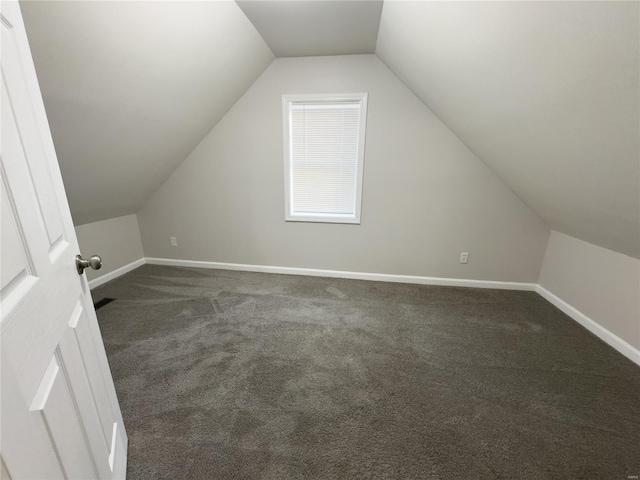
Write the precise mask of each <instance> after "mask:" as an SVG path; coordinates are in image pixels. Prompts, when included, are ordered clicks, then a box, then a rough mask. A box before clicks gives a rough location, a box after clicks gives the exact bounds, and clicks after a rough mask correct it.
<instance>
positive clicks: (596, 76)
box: [376, 1, 640, 258]
mask: <svg viewBox="0 0 640 480" xmlns="http://www.w3.org/2000/svg"><path fill="white" fill-rule="evenodd" d="M376 53H377V54H378V55H379V56H380V58H381V59H382V60H383V61H384V62H385V63H386V64H387V65H388V66H389V67H390V68H391V70H393V71H394V72H395V73H396V74H397V75H398V76H399V77H400V78H401V79H402V80H403V81H404V82H405V83H406V84H407V85H408V86H409V88H411V89H412V91H413V92H415V93H416V95H417V96H418V97H420V98H421V99H422V100H423V101H424V102H425V104H427V105H428V106H429V108H431V109H432V110H433V111H434V112H435V114H436V115H438V117H439V118H441V119H442V120H443V122H444V123H445V124H446V125H447V126H448V127H449V128H451V130H453V132H455V134H456V135H458V137H460V139H461V140H462V141H463V142H464V143H465V144H466V145H468V146H469V148H470V149H471V150H472V151H473V152H474V153H475V154H477V155H478V157H479V158H480V159H482V160H483V161H484V162H485V163H486V164H487V165H488V166H489V167H490V168H491V169H492V170H493V171H494V172H495V173H496V174H497V175H498V176H499V177H500V178H502V179H503V180H504V181H505V183H506V184H507V185H508V186H509V187H510V188H512V189H513V191H514V192H516V193H517V194H518V196H519V197H520V198H522V199H523V201H524V202H525V203H526V204H527V205H529V206H530V207H531V208H532V209H533V210H534V211H535V212H537V213H538V214H539V215H540V216H541V217H542V219H544V220H545V222H546V224H547V225H549V226H550V227H551V228H552V229H553V230H556V231H560V232H563V233H565V234H567V235H571V236H573V237H577V238H581V239H582V240H585V241H587V242H590V243H593V244H595V245H599V246H601V247H604V248H609V249H611V250H614V251H617V252H620V253H624V254H626V255H630V256H633V257H636V258H640V238H639V236H638V232H639V231H640V202H638V198H640V162H639V161H638V159H639V158H640V109H639V108H638V105H640V2H514V1H512V2H509V1H507V2H394V1H390V2H385V3H384V7H383V10H382V18H381V21H380V32H379V34H378V45H377V48H376Z"/></svg>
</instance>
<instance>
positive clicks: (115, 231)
mask: <svg viewBox="0 0 640 480" xmlns="http://www.w3.org/2000/svg"><path fill="white" fill-rule="evenodd" d="M76 236H77V237H78V244H79V245H80V251H81V253H82V256H83V257H84V258H89V257H90V256H91V255H100V257H101V258H102V268H101V269H100V270H91V269H90V268H88V269H86V270H85V273H86V274H87V278H88V279H89V280H94V279H96V278H100V277H102V276H103V275H106V274H107V273H110V272H113V271H114V270H117V269H118V268H121V267H124V266H125V265H128V264H130V263H132V262H135V261H136V260H140V259H141V258H144V253H143V251H142V241H141V240H140V229H139V227H138V220H137V217H136V215H125V216H123V217H117V218H110V219H109V220H102V221H99V222H93V223H86V224H84V225H79V226H76Z"/></svg>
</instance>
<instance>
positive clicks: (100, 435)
mask: <svg viewBox="0 0 640 480" xmlns="http://www.w3.org/2000/svg"><path fill="white" fill-rule="evenodd" d="M0 7H1V11H0V15H1V18H0V20H1V22H0V24H1V25H0V28H1V29H2V77H1V80H2V81H1V82H0V94H1V99H0V101H1V103H0V105H1V107H2V108H1V109H2V118H1V120H2V124H1V131H0V134H1V140H2V147H1V150H2V151H1V153H2V158H1V164H0V190H1V192H0V196H1V199H2V200H1V201H2V205H1V208H2V211H1V214H2V219H1V226H2V231H1V236H2V238H1V242H0V243H1V245H2V252H1V253H2V267H1V271H2V273H1V279H2V282H1V290H0V307H1V308H0V312H1V313H0V330H1V331H0V334H1V343H2V344H1V353H2V377H1V382H2V388H1V394H2V410H1V414H2V418H1V421H2V451H1V456H2V468H3V473H5V474H6V475H10V476H13V477H14V478H47V479H53V478H79V479H88V478H101V479H111V478H124V476H125V473H126V449H127V437H126V432H125V430H124V424H123V422H122V415H121V413H120V408H119V406H118V401H117V398H116V394H115V388H114V385H113V380H112V378H111V372H110V371H109V367H108V363H107V358H106V354H105V351H104V346H103V344H102V338H101V336H100V332H99V328H98V324H97V319H96V315H95V310H94V309H93V302H92V299H91V295H90V293H89V289H88V283H87V280H86V278H85V277H84V275H82V276H80V275H78V273H77V271H76V267H75V256H76V255H77V254H78V253H80V252H79V249H78V243H77V239H76V237H75V231H74V228H73V223H72V221H71V214H70V212H69V207H68V204H67V200H66V196H65V194H64V187H63V184H62V178H61V176H60V169H59V166H58V163H57V158H56V155H55V150H54V148H53V141H52V139H51V134H50V132H49V129H48V124H47V121H46V114H45V111H44V105H43V103H42V97H41V95H40V91H39V89H38V84H37V78H36V75H35V69H34V67H33V61H32V59H31V54H30V52H29V47H28V42H27V38H26V33H25V31H24V25H23V24H22V17H21V15H20V9H19V5H18V2H16V1H3V2H2V3H1V4H0Z"/></svg>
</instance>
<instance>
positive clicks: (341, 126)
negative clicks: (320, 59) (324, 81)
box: [282, 93, 367, 223]
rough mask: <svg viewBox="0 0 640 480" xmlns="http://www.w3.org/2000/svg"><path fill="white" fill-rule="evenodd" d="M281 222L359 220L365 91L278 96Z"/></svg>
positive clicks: (340, 221) (365, 113) (365, 112)
mask: <svg viewBox="0 0 640 480" xmlns="http://www.w3.org/2000/svg"><path fill="white" fill-rule="evenodd" d="M282 108H283V123H284V164H285V168H284V172H285V173H284V178H285V220H287V221H297V222H327V223H360V210H361V197H362V172H363V164H364V137H365V129H366V121H367V94H366V93H356V94H344V95H283V96H282Z"/></svg>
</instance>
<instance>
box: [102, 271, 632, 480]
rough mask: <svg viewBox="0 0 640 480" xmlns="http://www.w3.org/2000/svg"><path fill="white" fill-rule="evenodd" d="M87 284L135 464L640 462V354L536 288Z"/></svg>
mask: <svg viewBox="0 0 640 480" xmlns="http://www.w3.org/2000/svg"><path fill="white" fill-rule="evenodd" d="M93 296H94V300H95V301H99V300H100V299H101V298H102V297H110V298H115V299H116V300H115V301H113V302H111V303H109V304H107V305H105V306H104V307H102V308H101V309H100V310H99V311H98V317H99V320H100V328H101V329H102V334H103V336H104V340H105V344H106V348H107V353H108V357H109V362H110V364H111V368H112V371H113V376H114V379H115V383H116V389H117V392H118V397H119V399H120V403H121V406H122V411H123V415H124V420H125V424H126V428H127V432H128V434H129V469H128V474H129V476H128V478H130V479H133V480H137V479H160V478H166V479H188V478H194V479H341V480H342V479H418V478H434V479H436V478H443V479H484V478H489V479H492V478H505V479H544V478H558V479H560V478H562V479H566V478H580V479H622V480H625V479H627V478H628V476H629V475H638V474H640V368H638V367H637V366H636V365H634V364H633V363H632V362H630V361H629V360H627V359H626V358H624V357H623V356H622V355H620V354H618V353H617V352H616V351H615V350H613V349H612V348H610V347H608V346H607V345H605V344H604V343H602V342H601V341H600V340H598V339H597V338H596V337H594V336H592V335H591V334H590V333H588V332H587V331H586V330H584V329H583V328H582V327H580V326H579V325H578V324H576V323H575V322H574V321H573V320H571V319H569V318H568V317H567V316H565V315H564V314H562V313H561V312H560V311H559V310H557V309H556V308H555V307H553V306H552V305H551V304H549V303H547V302H546V301H545V300H543V299H542V298H541V297H540V296H538V295H537V294H535V293H532V292H509V291H499V290H483V289H467V288H450V287H430V286H417V285H406V284H393V283H378V282H365V281H356V280H339V279H327V278H317V277H297V276H284V275H272V274H259V273H244V272H230V271H220V270H218V271H216V270H200V269H189V268H175V267H159V266H151V265H146V266H143V267H141V268H139V269H137V270H135V271H134V272H131V273H129V274H127V275H125V276H123V277H120V278H119V279H117V280H114V281H112V282H110V283H108V284H106V285H104V286H102V287H99V288H97V289H95V290H94V291H93Z"/></svg>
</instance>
